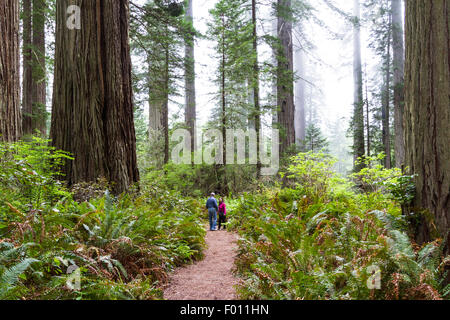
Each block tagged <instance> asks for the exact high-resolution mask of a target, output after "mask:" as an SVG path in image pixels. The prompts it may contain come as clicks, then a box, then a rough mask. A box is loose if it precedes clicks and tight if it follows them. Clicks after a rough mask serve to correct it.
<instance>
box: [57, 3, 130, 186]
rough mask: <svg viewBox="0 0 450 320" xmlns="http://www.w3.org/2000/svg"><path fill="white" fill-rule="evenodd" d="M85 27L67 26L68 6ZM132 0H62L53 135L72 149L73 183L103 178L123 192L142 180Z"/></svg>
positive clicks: (69, 169) (67, 170)
mask: <svg viewBox="0 0 450 320" xmlns="http://www.w3.org/2000/svg"><path fill="white" fill-rule="evenodd" d="M72 4H75V5H78V6H79V7H80V8H81V21H82V26H81V29H80V30H78V29H74V30H69V29H68V28H67V27H66V19H67V15H66V12H67V6H68V5H72ZM128 26H129V7H128V1H127V0H96V1H81V0H76V1H75V0H58V1H57V2H56V52H55V75H54V77H55V78H54V89H53V107H52V123H51V131H50V137H51V139H52V144H53V146H54V147H56V148H57V149H61V150H65V151H68V152H71V153H72V154H73V156H74V158H75V159H74V160H73V161H71V162H68V163H67V164H66V165H65V166H64V168H63V173H64V174H65V178H66V180H67V181H68V183H69V185H73V184H75V183H78V182H81V181H87V182H92V181H95V180H96V179H97V178H101V177H104V178H106V179H107V180H108V181H110V182H111V183H113V192H114V193H115V194H119V193H121V192H124V191H126V190H127V189H128V188H129V187H130V185H132V184H134V183H135V182H137V181H138V179H139V172H138V168H137V161H136V135H135V129H134V120H133V104H132V101H133V99H132V86H131V58H130V49H129V43H128Z"/></svg>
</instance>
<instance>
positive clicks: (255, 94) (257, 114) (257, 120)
mask: <svg viewBox="0 0 450 320" xmlns="http://www.w3.org/2000/svg"><path fill="white" fill-rule="evenodd" d="M256 23H257V20H256V0H252V24H253V54H254V57H255V58H254V60H253V77H254V79H253V99H254V102H255V130H256V157H257V163H256V176H257V178H258V179H259V178H260V177H261V159H260V156H259V154H260V138H261V137H260V131H261V105H260V97H259V63H258V33H257V29H256Z"/></svg>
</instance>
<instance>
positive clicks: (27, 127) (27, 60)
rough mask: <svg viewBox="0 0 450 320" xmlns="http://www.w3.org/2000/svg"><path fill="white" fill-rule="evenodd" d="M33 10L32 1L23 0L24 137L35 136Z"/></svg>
mask: <svg viewBox="0 0 450 320" xmlns="http://www.w3.org/2000/svg"><path fill="white" fill-rule="evenodd" d="M31 16H32V8H31V0H23V19H22V20H23V36H22V39H23V47H22V70H23V73H22V130H23V134H24V135H31V134H33V125H32V119H33V98H32V91H33V67H32V62H31V61H32V59H31V57H32V49H31V46H32V43H31V41H32V22H31V21H32V18H31Z"/></svg>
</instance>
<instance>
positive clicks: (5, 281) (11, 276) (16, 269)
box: [0, 258, 39, 299]
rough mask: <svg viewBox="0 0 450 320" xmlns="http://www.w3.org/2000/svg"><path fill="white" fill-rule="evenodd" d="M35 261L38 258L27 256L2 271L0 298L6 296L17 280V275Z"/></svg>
mask: <svg viewBox="0 0 450 320" xmlns="http://www.w3.org/2000/svg"><path fill="white" fill-rule="evenodd" d="M35 262H39V260H36V259H32V258H27V259H24V260H22V261H21V262H19V263H18V264H16V265H14V266H12V267H10V268H8V269H6V270H5V271H3V272H2V274H1V276H0V299H4V298H6V297H7V295H8V293H9V292H10V291H11V290H12V289H14V287H15V285H16V284H17V282H18V281H19V277H20V276H21V275H22V274H23V273H24V272H25V271H26V270H27V269H28V268H29V267H30V266H31V264H33V263H35Z"/></svg>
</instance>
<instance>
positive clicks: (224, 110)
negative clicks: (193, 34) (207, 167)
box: [216, 16, 228, 194]
mask: <svg viewBox="0 0 450 320" xmlns="http://www.w3.org/2000/svg"><path fill="white" fill-rule="evenodd" d="M222 27H223V29H222V30H223V31H222V61H221V68H220V72H221V102H222V114H221V115H222V119H221V120H222V121H221V122H222V123H221V129H222V137H223V139H225V137H226V132H227V100H226V99H227V98H226V97H227V96H226V94H227V92H226V65H227V64H226V63H227V59H226V58H227V57H226V45H225V16H222ZM222 148H223V149H222V157H223V158H222V159H223V165H222V168H221V169H222V172H221V174H220V175H219V176H221V178H222V181H221V182H222V183H223V184H222V185H221V186H220V189H221V190H220V191H221V193H223V194H226V193H227V192H228V178H227V166H226V160H227V148H226V143H224V144H223V147H222ZM216 170H217V171H219V172H220V169H219V168H218V166H217V169H216Z"/></svg>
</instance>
